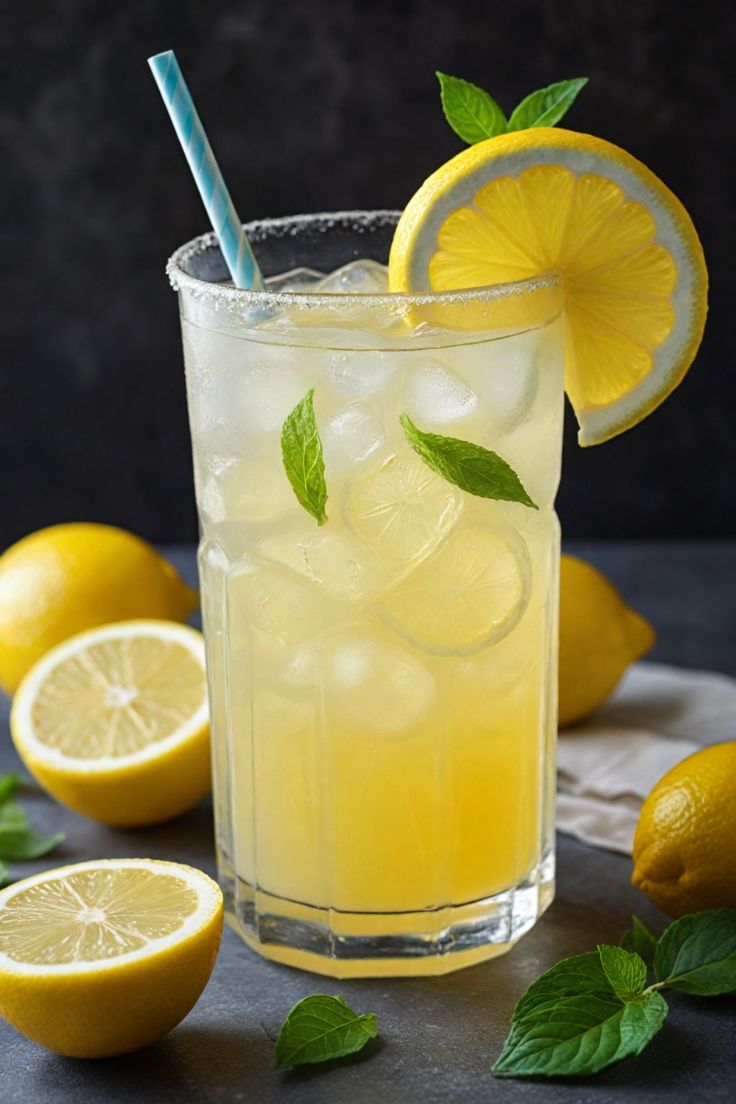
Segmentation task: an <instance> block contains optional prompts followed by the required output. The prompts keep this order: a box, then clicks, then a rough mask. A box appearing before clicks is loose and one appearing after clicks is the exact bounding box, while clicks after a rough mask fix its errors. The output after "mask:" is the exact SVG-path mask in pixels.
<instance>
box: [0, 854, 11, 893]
mask: <svg viewBox="0 0 736 1104" xmlns="http://www.w3.org/2000/svg"><path fill="white" fill-rule="evenodd" d="M12 881H13V879H12V878H11V877H10V871H9V870H8V868H7V866H6V865H5V863H4V862H3V861H2V860H1V859H0V889H5V886H8V885H10V883H11V882H12Z"/></svg>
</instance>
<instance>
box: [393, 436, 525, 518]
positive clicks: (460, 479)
mask: <svg viewBox="0 0 736 1104" xmlns="http://www.w3.org/2000/svg"><path fill="white" fill-rule="evenodd" d="M400 420H401V425H402V428H403V430H404V434H405V435H406V439H407V441H408V442H409V444H410V445H411V447H412V448H413V449H414V451H415V452H416V453H417V454H418V455H419V456H421V458H422V460H423V461H424V463H425V464H426V465H427V467H429V468H431V469H432V471H435V472H437V474H438V475H441V476H442V478H443V479H446V480H447V482H448V483H453V484H454V485H455V486H456V487H460V489H461V490H463V491H467V492H468V494H472V495H477V496H478V497H480V498H494V499H500V500H503V501H505V502H520V503H522V505H524V506H529V507H531V508H532V509H533V510H536V509H538V507H537V506H536V505H535V503H534V502H532V500H531V498H530V497H529V495H528V494H527V492H526V490H525V488H524V485H523V484H522V482H521V480H520V479H519V477H518V475H517V474H516V472H515V471H514V469H513V468H512V467H511V466H510V464H507V463H506V461H505V460H502V459H501V457H500V456H498V455H497V453H495V452H491V451H490V450H489V449H486V448H483V446H482V445H476V444H473V442H472V441H461V440H460V439H459V438H457V437H441V436H440V435H439V434H437V433H425V432H424V431H423V430H421V429H418V428H417V426H415V425H414V423H413V422H412V420H411V418H410V417H409V415H408V414H402V415H401V419H400Z"/></svg>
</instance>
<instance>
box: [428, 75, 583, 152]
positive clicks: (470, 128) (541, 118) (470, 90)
mask: <svg viewBox="0 0 736 1104" xmlns="http://www.w3.org/2000/svg"><path fill="white" fill-rule="evenodd" d="M436 75H437V79H438V81H439V82H440V98H441V101H442V110H443V112H444V115H445V118H446V119H447V122H448V123H449V124H450V126H451V127H452V129H453V130H454V131H455V133H456V134H457V136H458V137H459V138H462V140H463V142H467V143H468V145H469V146H472V145H475V143H476V142H483V141H485V140H486V139H487V138H495V137H496V136H497V135H498V134H506V133H507V132H510V131H514V130H527V129H528V128H529V127H540V126H555V124H556V123H559V121H560V119H562V117H563V116H564V115H565V114H566V113H567V112H568V110H569V109H570V108H571V107H572V105H573V103H574V102H575V100H576V99H577V96H578V94H579V92H580V91H581V90H582V89H583V88H584V87H585V85H586V84H587V83H588V78H587V77H573V78H571V79H570V80H562V81H556V82H555V84H549V85H547V87H546V88H539V89H538V90H537V91H536V92H530V93H529V95H528V96H525V97H524V99H523V100H522V101H521V103H519V104H518V105H517V106H516V107H515V108H514V110H513V111H512V112H511V115H510V116H509V118H508V119H506V116H505V115H504V113H503V111H502V109H501V108H500V107H499V105H498V104H497V103H496V101H495V100H494V99H493V97H492V96H491V95H490V94H489V93H488V92H486V91H485V90H484V89H483V88H479V87H478V85H477V84H471V82H470V81H466V80H463V79H462V78H461V77H452V76H450V75H449V73H441V72H439V71H438V72H437V74H436Z"/></svg>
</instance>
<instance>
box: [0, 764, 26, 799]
mask: <svg viewBox="0 0 736 1104" xmlns="http://www.w3.org/2000/svg"><path fill="white" fill-rule="evenodd" d="M24 781H25V780H24V778H23V775H22V774H20V772H19V771H8V772H7V773H6V774H0V807H1V806H3V805H4V804H5V802H6V801H9V800H10V798H11V797H12V796H13V794H14V793H15V791H16V790H17V789H18V787H19V786H20V785H22V783H23V782H24Z"/></svg>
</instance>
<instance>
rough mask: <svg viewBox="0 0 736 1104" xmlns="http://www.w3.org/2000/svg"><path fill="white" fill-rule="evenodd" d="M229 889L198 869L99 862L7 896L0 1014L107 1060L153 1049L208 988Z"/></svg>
mask: <svg viewBox="0 0 736 1104" xmlns="http://www.w3.org/2000/svg"><path fill="white" fill-rule="evenodd" d="M222 907H223V906H222V893H221V892H220V890H219V888H218V887H217V885H216V884H215V883H214V882H213V881H212V879H211V878H208V877H207V875H206V874H203V873H202V871H201V870H195V869H193V868H192V867H191V866H183V865H181V864H180V863H172V862H157V861H155V860H152V859H100V860H97V861H95V862H84V863H76V864H75V865H73V866H62V867H58V868H57V869H56V870H47V871H45V872H44V873H43V874H36V875H35V876H34V877H32V878H26V879H25V880H24V881H22V882H16V883H15V885H12V886H9V887H8V888H7V889H5V890H3V891H2V893H0V1014H2V1015H3V1016H4V1017H5V1019H6V1020H8V1022H9V1023H11V1024H12V1025H13V1027H15V1028H16V1029H17V1030H18V1031H21V1032H22V1033H23V1034H24V1035H26V1036H28V1038H29V1039H33V1040H34V1042H37V1043H40V1044H41V1045H42V1046H45V1047H47V1048H48V1049H49V1050H54V1051H57V1052H58V1053H59V1054H66V1055H69V1056H71V1057H75V1058H101V1057H106V1056H109V1055H112V1054H124V1053H126V1052H128V1051H131V1050H137V1049H138V1048H139V1047H142V1046H148V1044H149V1043H153V1042H155V1041H156V1039H160V1038H161V1036H162V1035H165V1034H166V1032H167V1031H170V1030H171V1029H172V1027H175V1026H176V1025H177V1024H178V1023H179V1021H180V1020H182V1019H183V1018H184V1017H185V1016H186V1014H187V1013H188V1012H189V1011H190V1009H191V1008H192V1007H193V1006H194V1004H195V1002H196V1001H197V999H198V997H199V996H200V994H201V992H202V990H203V989H204V987H205V985H206V984H207V981H208V979H209V976H210V974H211V973H212V967H213V966H214V964H215V959H216V957H217V950H218V947H219V944H220V936H221V934H222Z"/></svg>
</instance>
